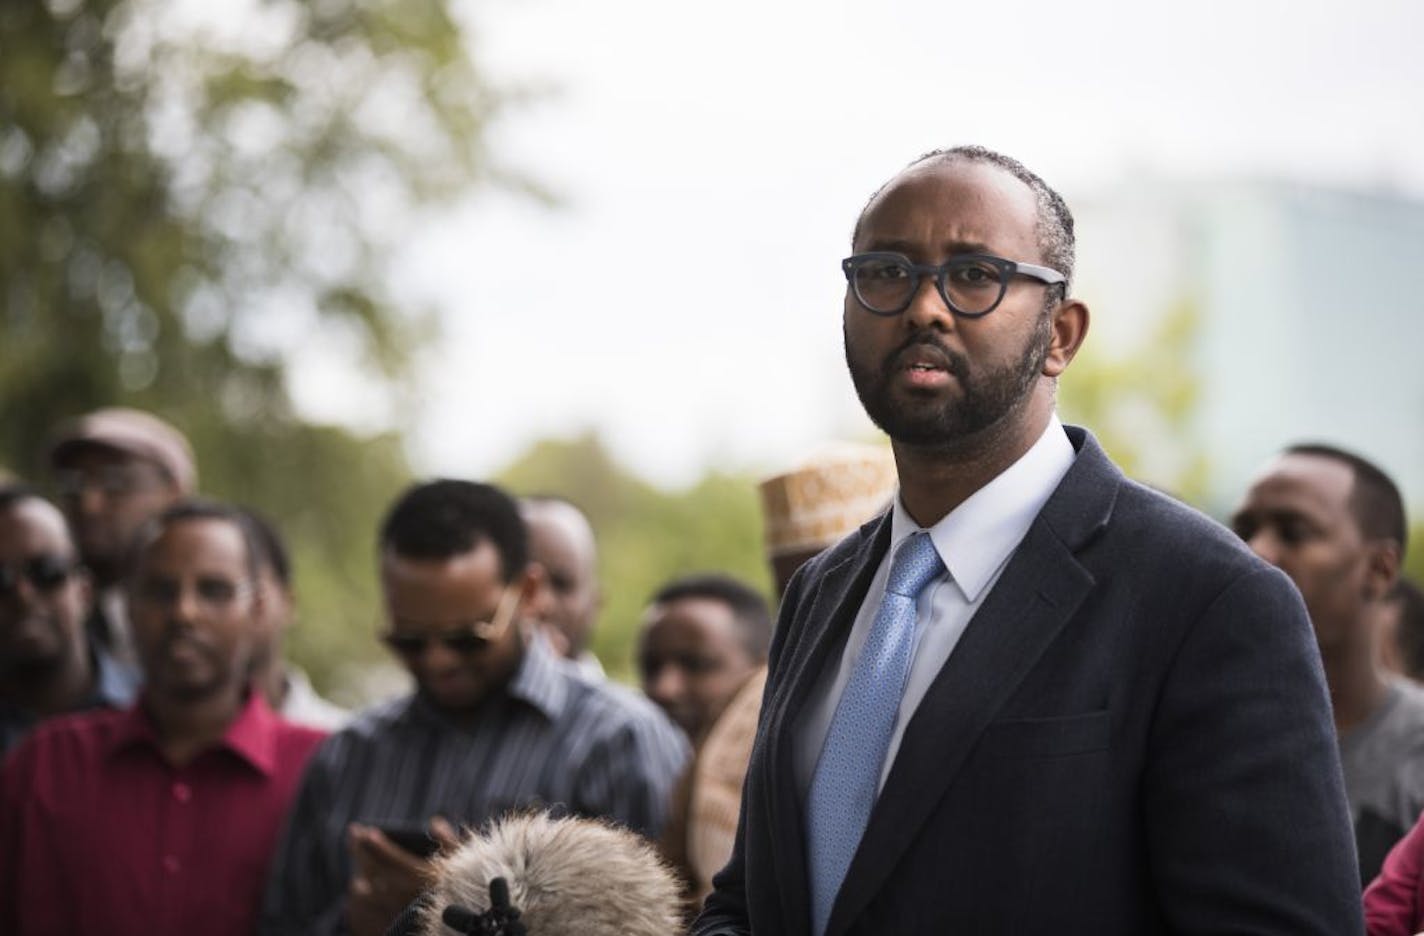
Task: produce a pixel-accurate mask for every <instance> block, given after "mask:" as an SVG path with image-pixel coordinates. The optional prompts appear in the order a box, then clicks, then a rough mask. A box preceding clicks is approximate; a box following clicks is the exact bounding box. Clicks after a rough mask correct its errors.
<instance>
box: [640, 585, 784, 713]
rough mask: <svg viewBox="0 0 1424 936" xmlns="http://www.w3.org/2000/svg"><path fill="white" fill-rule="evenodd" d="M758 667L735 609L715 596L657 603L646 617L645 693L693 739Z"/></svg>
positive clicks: (642, 662) (642, 655)
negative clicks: (745, 640)
mask: <svg viewBox="0 0 1424 936" xmlns="http://www.w3.org/2000/svg"><path fill="white" fill-rule="evenodd" d="M756 667H757V661H756V660H754V659H753V658H752V656H751V654H749V653H748V652H747V648H746V645H745V644H744V643H743V642H742V639H741V635H740V633H739V630H738V626H737V622H736V619H735V618H734V617H733V615H732V609H731V608H730V607H728V606H727V605H726V604H725V603H723V602H721V601H718V600H716V599H714V598H692V597H689V598H679V599H676V600H674V601H668V602H665V603H663V604H655V605H653V606H652V607H650V608H649V609H648V610H647V613H646V614H645V616H644V618H643V632H642V636H641V638H640V639H639V644H638V668H639V670H640V671H641V673H642V678H643V692H645V693H646V694H647V696H648V698H650V699H652V700H653V701H654V702H655V703H657V704H658V705H659V706H660V707H661V708H662V709H663V711H665V712H667V714H668V717H669V718H671V719H672V720H673V721H675V722H677V724H678V725H680V726H682V729H683V730H684V731H686V732H687V734H688V736H689V737H690V738H692V739H693V740H694V741H698V740H701V738H702V737H703V736H704V735H705V734H706V733H707V731H708V730H710V729H711V727H712V725H713V723H714V722H716V720H717V716H718V715H720V714H722V710H723V709H725V708H726V707H727V703H729V702H731V701H732V697H733V696H734V695H736V694H737V690H738V689H740V688H741V687H742V684H743V683H745V682H746V681H747V677H749V676H750V675H751V674H752V671H753V670H755V669H756Z"/></svg>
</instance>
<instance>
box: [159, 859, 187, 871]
mask: <svg viewBox="0 0 1424 936" xmlns="http://www.w3.org/2000/svg"><path fill="white" fill-rule="evenodd" d="M163 870H164V871H167V872H168V873H169V874H177V873H178V872H179V871H182V870H183V863H182V862H181V861H179V860H178V856H177V855H164V856H163Z"/></svg>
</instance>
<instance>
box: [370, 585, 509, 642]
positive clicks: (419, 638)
mask: <svg viewBox="0 0 1424 936" xmlns="http://www.w3.org/2000/svg"><path fill="white" fill-rule="evenodd" d="M519 593H520V589H519V587H518V583H515V582H511V583H510V584H509V585H506V586H505V589H504V593H503V594H501V595H500V598H499V604H498V606H496V607H495V611H494V619H493V620H490V621H470V622H469V623H467V624H460V625H458V626H456V627H451V628H448V629H447V630H444V631H440V632H438V633H428V634H403V633H401V632H399V631H388V632H386V633H384V634H382V635H381V640H382V641H383V642H384V643H385V645H386V646H387V647H390V648H391V650H392V651H394V652H395V653H397V654H399V655H401V656H403V657H410V658H415V657H418V656H420V655H421V654H422V653H424V652H425V647H426V645H427V644H429V643H430V641H432V640H438V641H440V643H442V644H444V645H445V647H446V649H448V650H450V651H451V652H452V653H458V654H461V655H467V654H471V653H475V652H477V651H480V650H483V649H484V648H485V647H487V646H489V645H490V644H491V643H494V642H495V641H496V640H498V639H499V638H500V637H502V636H504V632H505V631H507V630H508V629H509V625H510V622H512V621H513V620H514V609H515V608H517V607H518V606H519Z"/></svg>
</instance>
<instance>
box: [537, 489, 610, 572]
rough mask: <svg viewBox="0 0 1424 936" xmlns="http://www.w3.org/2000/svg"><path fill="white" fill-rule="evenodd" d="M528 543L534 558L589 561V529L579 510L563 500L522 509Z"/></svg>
mask: <svg viewBox="0 0 1424 936" xmlns="http://www.w3.org/2000/svg"><path fill="white" fill-rule="evenodd" d="M524 522H525V525H526V526H527V527H528V528H529V544H530V547H531V548H532V550H533V552H534V553H535V554H536V555H535V558H537V559H538V560H539V561H541V562H544V563H546V564H547V563H548V562H552V561H555V560H556V559H558V558H563V559H565V560H566V561H568V562H570V563H573V564H578V565H592V563H593V557H594V551H595V546H594V540H593V529H592V528H591V527H590V526H589V525H588V521H587V520H586V519H584V516H583V514H582V513H580V512H579V511H578V510H576V509H575V508H573V507H570V506H568V505H567V504H559V503H551V504H542V505H539V506H536V507H533V508H530V509H528V510H526V513H525V521H524Z"/></svg>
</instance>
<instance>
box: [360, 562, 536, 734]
mask: <svg viewBox="0 0 1424 936" xmlns="http://www.w3.org/2000/svg"><path fill="white" fill-rule="evenodd" d="M501 566H502V563H501V562H500V557H499V551H498V550H497V549H496V548H495V546H494V544H492V543H490V542H488V541H487V540H482V541H481V542H479V543H478V544H477V545H476V546H475V548H474V549H471V550H470V551H469V552H466V553H461V554H460V555H458V556H452V557H450V558H448V559H412V558H407V557H405V556H401V555H399V554H397V553H394V552H392V551H390V550H389V549H388V550H386V551H385V553H384V555H383V556H382V557H381V588H382V592H383V594H384V598H385V605H386V607H385V610H386V619H387V624H388V626H389V635H390V636H391V637H394V638H397V639H399V640H401V641H402V642H403V643H404V642H407V641H408V639H409V638H423V641H421V640H414V641H409V642H410V643H414V644H418V647H416V648H413V649H410V650H402V651H400V652H398V654H397V655H398V657H399V658H400V661H401V662H402V663H403V664H404V665H405V668H406V669H407V670H409V671H410V674H411V675H412V676H413V677H415V682H416V685H417V686H418V687H419V688H420V691H421V693H422V694H424V695H425V697H426V698H428V699H429V700H430V701H431V702H433V703H434V704H435V705H436V706H438V707H439V708H442V709H445V710H446V711H450V712H465V711H469V710H470V709H473V708H474V707H476V706H477V705H479V703H480V702H482V701H484V699H485V697H486V696H488V695H489V694H490V693H491V692H494V691H496V690H498V689H500V688H501V687H503V686H504V685H505V684H506V683H507V682H509V680H510V679H511V678H512V677H513V676H514V672H515V670H516V669H518V667H519V662H520V660H521V659H522V658H523V656H524V629H523V627H522V626H521V624H520V622H519V620H518V616H519V609H518V608H517V607H516V609H515V621H514V623H512V624H510V626H509V627H507V628H505V630H504V632H503V633H502V634H499V635H498V636H496V637H494V638H493V639H491V640H487V641H478V642H476V644H475V645H474V646H471V647H468V648H465V647H462V646H460V645H459V641H455V642H454V643H455V646H452V645H451V643H450V642H447V641H446V640H444V639H442V638H443V637H446V636H450V637H459V636H462V635H468V634H469V633H470V629H471V625H472V624H474V623H477V622H486V623H487V622H491V621H494V619H495V617H496V613H497V611H498V609H499V605H500V601H501V600H502V599H503V598H504V597H505V591H506V583H505V581H504V578H503V574H502V571H503V570H502V568H501ZM509 587H510V588H513V589H515V590H516V591H518V592H519V595H518V600H519V601H520V603H523V602H524V601H526V600H527V599H528V598H529V597H530V596H531V595H532V594H533V592H534V589H535V588H536V587H537V583H536V580H535V578H534V577H533V576H532V575H531V574H530V573H529V572H528V571H527V570H525V572H523V573H522V574H520V575H519V576H516V577H515V580H514V582H513V583H512V584H510V586H509Z"/></svg>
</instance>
